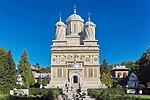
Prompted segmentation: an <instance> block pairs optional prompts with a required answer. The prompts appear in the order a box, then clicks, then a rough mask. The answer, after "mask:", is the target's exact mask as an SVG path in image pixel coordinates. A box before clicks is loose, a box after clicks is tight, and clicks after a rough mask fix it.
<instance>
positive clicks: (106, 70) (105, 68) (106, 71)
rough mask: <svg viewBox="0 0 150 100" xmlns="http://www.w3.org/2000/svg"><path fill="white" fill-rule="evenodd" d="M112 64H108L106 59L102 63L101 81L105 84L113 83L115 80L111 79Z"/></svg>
mask: <svg viewBox="0 0 150 100" xmlns="http://www.w3.org/2000/svg"><path fill="white" fill-rule="evenodd" d="M110 71H111V66H110V65H108V62H107V61H106V59H104V60H103V62H102V65H101V81H102V83H103V84H105V85H107V86H108V85H112V83H113V80H112V79H111V73H110Z"/></svg>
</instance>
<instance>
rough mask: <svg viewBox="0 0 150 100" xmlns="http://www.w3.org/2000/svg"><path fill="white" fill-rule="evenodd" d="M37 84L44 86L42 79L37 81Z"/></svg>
mask: <svg viewBox="0 0 150 100" xmlns="http://www.w3.org/2000/svg"><path fill="white" fill-rule="evenodd" d="M37 83H38V84H39V85H41V84H42V79H41V77H40V78H39V79H38V80H37Z"/></svg>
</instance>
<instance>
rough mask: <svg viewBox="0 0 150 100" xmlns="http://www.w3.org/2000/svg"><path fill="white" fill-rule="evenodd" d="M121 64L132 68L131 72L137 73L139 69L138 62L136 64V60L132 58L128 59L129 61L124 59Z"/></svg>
mask: <svg viewBox="0 0 150 100" xmlns="http://www.w3.org/2000/svg"><path fill="white" fill-rule="evenodd" d="M121 65H124V66H126V67H127V68H129V69H130V72H134V73H137V69H138V64H136V63H135V62H134V61H132V60H128V61H123V62H122V63H121Z"/></svg>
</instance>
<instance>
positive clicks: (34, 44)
mask: <svg viewBox="0 0 150 100" xmlns="http://www.w3.org/2000/svg"><path fill="white" fill-rule="evenodd" d="M74 4H76V5H77V14H79V15H80V16H81V17H82V18H83V19H84V20H85V21H87V15H88V12H90V13H91V20H92V21H93V22H94V23H95V24H96V25H97V27H96V38H97V39H98V40H99V45H100V49H101V50H100V55H101V57H100V62H101V61H102V59H104V58H106V59H107V61H108V62H109V63H110V64H113V63H120V62H122V61H124V60H134V61H135V60H137V59H138V58H139V57H140V56H141V54H142V53H143V52H145V51H146V50H147V48H148V47H149V46H150V0H0V47H4V48H6V49H7V50H9V49H11V50H12V53H13V57H14V59H15V62H16V64H18V61H19V59H20V56H21V53H22V50H23V49H24V48H26V49H27V51H28V55H29V61H30V63H31V64H35V63H40V65H41V66H42V67H47V66H49V65H50V46H51V44H52V42H51V41H52V39H54V34H55V29H54V25H55V23H56V22H57V21H58V20H59V13H60V12H61V13H62V19H63V21H64V22H65V21H66V19H67V18H68V17H69V16H70V15H71V14H72V13H73V5H74Z"/></svg>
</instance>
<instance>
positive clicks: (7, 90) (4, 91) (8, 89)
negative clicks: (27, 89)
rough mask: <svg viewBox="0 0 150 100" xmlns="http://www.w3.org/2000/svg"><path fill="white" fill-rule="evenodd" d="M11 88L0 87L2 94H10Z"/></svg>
mask: <svg viewBox="0 0 150 100" xmlns="http://www.w3.org/2000/svg"><path fill="white" fill-rule="evenodd" d="M10 90H11V89H10V88H0V94H9V92H10Z"/></svg>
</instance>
